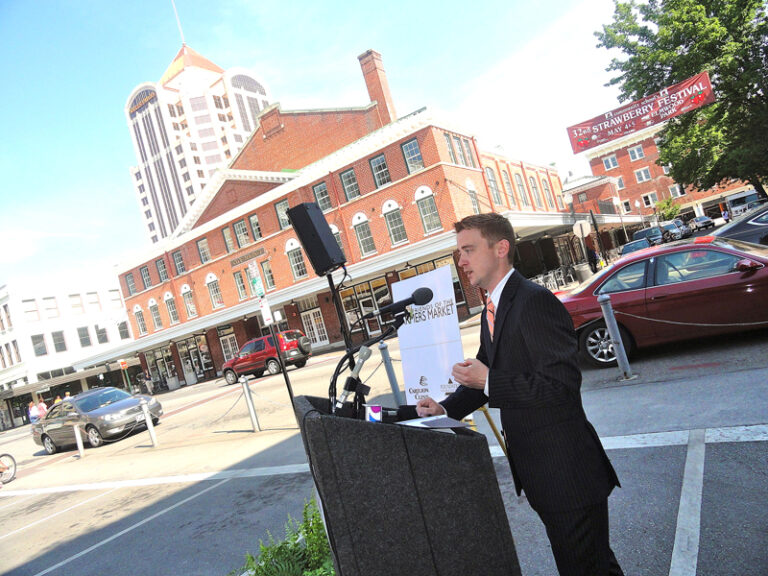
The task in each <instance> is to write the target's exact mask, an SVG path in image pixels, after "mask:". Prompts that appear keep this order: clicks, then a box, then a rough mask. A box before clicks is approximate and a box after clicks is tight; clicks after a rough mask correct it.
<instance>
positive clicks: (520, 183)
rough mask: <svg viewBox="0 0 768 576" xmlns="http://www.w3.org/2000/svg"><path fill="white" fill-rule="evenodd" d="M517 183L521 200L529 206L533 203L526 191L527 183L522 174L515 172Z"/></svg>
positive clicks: (524, 204)
mask: <svg viewBox="0 0 768 576" xmlns="http://www.w3.org/2000/svg"><path fill="white" fill-rule="evenodd" d="M515 184H517V193H518V194H519V195H520V202H522V204H523V206H525V207H526V208H527V207H528V206H530V205H531V201H530V200H529V199H528V194H527V193H526V191H525V183H524V182H523V177H522V176H520V174H517V173H516V174H515Z"/></svg>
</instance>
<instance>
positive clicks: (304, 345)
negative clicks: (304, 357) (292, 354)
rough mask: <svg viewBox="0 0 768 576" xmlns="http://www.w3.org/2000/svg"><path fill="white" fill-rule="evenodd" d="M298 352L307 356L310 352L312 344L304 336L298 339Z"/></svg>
mask: <svg viewBox="0 0 768 576" xmlns="http://www.w3.org/2000/svg"><path fill="white" fill-rule="evenodd" d="M299 350H301V353H302V354H309V353H310V352H311V351H312V342H310V341H309V338H307V337H306V336H302V337H301V338H299Z"/></svg>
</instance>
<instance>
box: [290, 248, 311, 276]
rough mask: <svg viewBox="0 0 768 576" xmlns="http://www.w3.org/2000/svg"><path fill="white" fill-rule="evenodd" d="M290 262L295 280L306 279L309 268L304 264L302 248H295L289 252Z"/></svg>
mask: <svg viewBox="0 0 768 576" xmlns="http://www.w3.org/2000/svg"><path fill="white" fill-rule="evenodd" d="M287 256H288V262H289V263H290V264H291V272H293V277H294V278H295V279H297V280H298V279H299V278H304V277H305V276H306V275H307V266H306V264H304V255H303V254H302V253H301V248H293V249H292V250H289V251H288V252H287Z"/></svg>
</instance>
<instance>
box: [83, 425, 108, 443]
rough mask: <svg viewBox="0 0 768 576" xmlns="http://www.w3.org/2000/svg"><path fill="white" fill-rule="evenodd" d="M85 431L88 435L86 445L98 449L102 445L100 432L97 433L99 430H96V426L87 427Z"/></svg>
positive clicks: (102, 440)
mask: <svg viewBox="0 0 768 576" xmlns="http://www.w3.org/2000/svg"><path fill="white" fill-rule="evenodd" d="M85 431H86V433H87V434H88V444H90V445H91V447H92V448H98V447H99V446H101V445H102V444H104V438H102V437H101V432H99V429H98V428H96V426H88V428H86V430H85Z"/></svg>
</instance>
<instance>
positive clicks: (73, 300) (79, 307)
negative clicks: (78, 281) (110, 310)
mask: <svg viewBox="0 0 768 576" xmlns="http://www.w3.org/2000/svg"><path fill="white" fill-rule="evenodd" d="M69 306H70V307H71V308H72V312H73V313H75V314H85V307H84V306H83V296H82V295H81V294H70V295H69Z"/></svg>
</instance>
